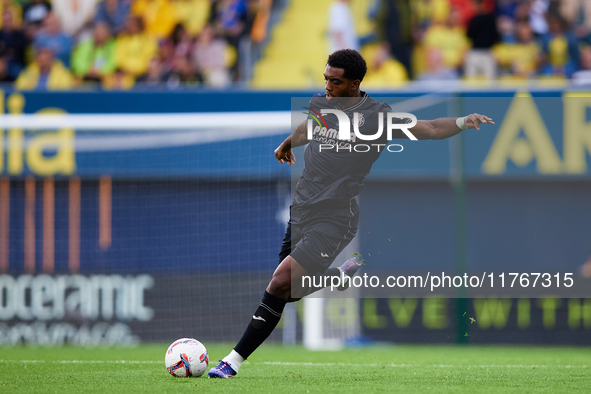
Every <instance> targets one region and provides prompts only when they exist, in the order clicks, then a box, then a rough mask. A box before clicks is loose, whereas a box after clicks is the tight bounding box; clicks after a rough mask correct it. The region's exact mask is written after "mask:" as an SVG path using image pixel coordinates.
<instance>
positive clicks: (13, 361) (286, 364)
mask: <svg viewBox="0 0 591 394" xmlns="http://www.w3.org/2000/svg"><path fill="white" fill-rule="evenodd" d="M0 363H51V364H162V363H163V361H153V360H51V361H47V360H0ZM244 363H245V364H263V365H280V366H296V367H390V368H424V367H434V368H589V366H587V365H546V364H537V365H534V364H532V365H525V364H480V365H462V364H460V365H451V364H429V365H425V364H377V363H367V364H355V363H312V362H309V363H303V362H281V361H254V362H253V361H245V362H244Z"/></svg>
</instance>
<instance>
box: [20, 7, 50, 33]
mask: <svg viewBox="0 0 591 394" xmlns="http://www.w3.org/2000/svg"><path fill="white" fill-rule="evenodd" d="M50 11H51V4H50V3H49V2H48V1H46V0H31V1H30V2H28V3H25V4H24V5H23V24H24V27H25V33H26V34H27V36H28V37H29V38H30V39H33V38H34V37H35V36H36V35H37V32H38V31H39V29H40V28H41V25H42V24H43V21H44V20H45V17H46V16H47V14H48V13H49V12H50Z"/></svg>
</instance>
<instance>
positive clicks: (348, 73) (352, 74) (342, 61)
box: [326, 49, 367, 81]
mask: <svg viewBox="0 0 591 394" xmlns="http://www.w3.org/2000/svg"><path fill="white" fill-rule="evenodd" d="M326 64H328V65H329V66H331V67H334V68H342V69H343V70H345V73H344V77H345V78H347V79H350V80H352V81H355V80H357V79H358V80H359V81H363V77H365V73H366V72H367V64H366V63H365V59H364V58H363V56H361V54H360V53H359V52H357V51H356V50H354V49H339V50H338V51H335V52H333V53H332V54H331V55H330V56H329V57H328V61H327V62H326Z"/></svg>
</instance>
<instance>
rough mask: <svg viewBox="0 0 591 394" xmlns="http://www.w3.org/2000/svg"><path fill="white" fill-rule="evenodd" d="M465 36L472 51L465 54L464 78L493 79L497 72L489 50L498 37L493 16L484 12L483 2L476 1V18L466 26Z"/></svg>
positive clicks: (480, 0) (481, 0)
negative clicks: (479, 77) (470, 42)
mask: <svg viewBox="0 0 591 394" xmlns="http://www.w3.org/2000/svg"><path fill="white" fill-rule="evenodd" d="M467 35H468V38H469V39H470V40H471V41H472V49H471V50H470V51H468V53H467V54H466V63H465V75H466V77H468V78H472V77H476V76H479V75H482V76H484V77H485V78H487V79H494V78H495V77H496V75H497V72H496V62H495V58H494V56H493V54H492V52H491V48H492V47H493V45H495V44H496V43H497V42H498V41H499V40H500V37H499V32H498V31H497V21H496V18H495V15H494V14H493V13H490V12H488V11H487V10H486V8H485V7H484V1H483V0H476V16H475V17H474V18H472V20H470V23H469V24H468V33H467Z"/></svg>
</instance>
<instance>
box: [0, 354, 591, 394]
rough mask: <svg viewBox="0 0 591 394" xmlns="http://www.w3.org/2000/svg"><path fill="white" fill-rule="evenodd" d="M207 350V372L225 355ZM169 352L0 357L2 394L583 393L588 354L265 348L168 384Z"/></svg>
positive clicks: (589, 384)
mask: <svg viewBox="0 0 591 394" xmlns="http://www.w3.org/2000/svg"><path fill="white" fill-rule="evenodd" d="M206 346H207V348H208V351H209V355H210V366H213V365H215V364H216V361H217V360H218V359H219V358H221V357H223V356H224V355H225V354H226V353H227V352H228V351H229V350H230V348H231V347H230V346H229V345H224V346H221V345H213V344H209V345H207V344H206ZM167 347H168V344H161V345H141V346H138V347H134V348H82V347H63V348H38V347H0V368H1V369H0V393H14V392H21V393H33V392H56V393H57V392H59V393H69V392H75V393H80V392H84V393H89V392H96V393H120V392H121V393H123V392H126V393H129V392H142V393H152V392H153V393H181V392H182V393H187V392H195V393H218V392H219V393H225V392H234V391H239V392H245V393H249V392H252V393H307V392H310V393H314V392H318V393H326V392H331V393H353V392H355V393H373V392H402V393H407V392H426V391H429V392H442V393H443V392H450V393H451V392H453V393H455V392H467V393H468V392H469V393H481V392H483V393H490V392H514V393H524V392H540V391H544V392H548V393H557V392H565V393H566V392H568V393H572V392H587V393H589V392H591V349H590V348H563V347H523V346H522V347H516V346H512V347H500V346H495V347H482V346H435V345H433V346H425V345H423V346H407V345H404V346H403V345H400V346H396V345H392V346H379V347H360V348H352V349H347V350H342V351H335V352H311V351H307V350H305V349H303V348H301V347H293V348H292V347H282V346H277V345H265V346H263V347H261V348H260V349H259V350H258V351H257V352H256V353H255V354H253V355H252V356H251V359H249V360H248V362H246V363H245V364H243V366H242V368H241V369H240V374H239V375H238V376H237V377H235V378H233V379H207V378H206V377H201V378H174V377H172V376H170V375H169V374H168V372H167V371H166V369H165V367H164V352H165V351H166V348H167Z"/></svg>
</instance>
